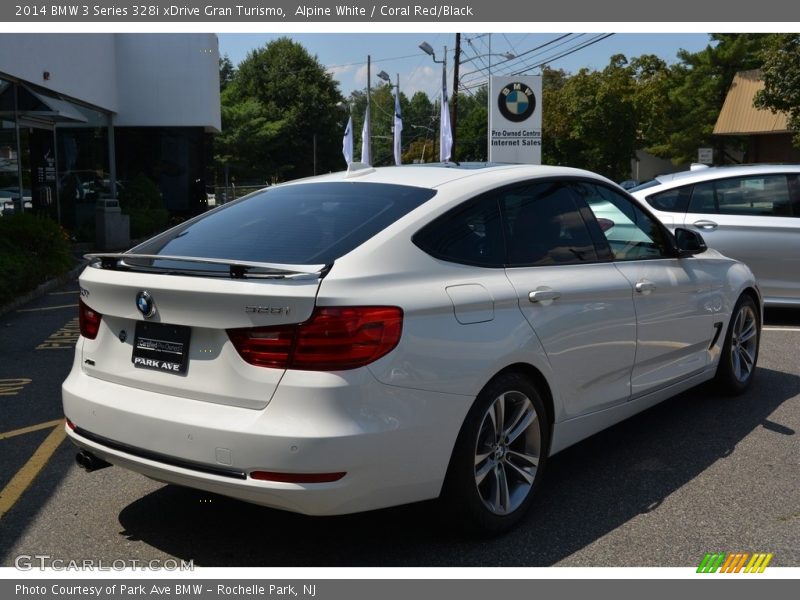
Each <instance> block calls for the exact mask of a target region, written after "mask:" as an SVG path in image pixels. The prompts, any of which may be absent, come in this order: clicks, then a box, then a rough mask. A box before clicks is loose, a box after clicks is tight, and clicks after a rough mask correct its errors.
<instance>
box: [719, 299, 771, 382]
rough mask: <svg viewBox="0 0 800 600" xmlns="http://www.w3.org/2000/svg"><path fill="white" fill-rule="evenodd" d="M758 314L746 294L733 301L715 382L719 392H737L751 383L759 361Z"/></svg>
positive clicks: (751, 300)
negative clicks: (734, 303) (733, 304)
mask: <svg viewBox="0 0 800 600" xmlns="http://www.w3.org/2000/svg"><path fill="white" fill-rule="evenodd" d="M760 338H761V317H760V312H759V310H758V306H757V305H756V302H755V300H753V298H752V297H751V296H749V295H748V294H744V295H743V296H741V297H740V298H739V300H738V302H736V306H735V307H734V309H733V315H732V316H731V322H730V324H729V325H728V332H727V333H726V334H725V343H724V344H723V346H722V355H721V356H720V359H719V365H718V366H717V375H716V379H715V382H716V384H717V385H718V386H719V388H720V390H721V391H722V392H725V393H728V394H732V395H738V394H741V393H743V392H744V391H745V390H746V389H747V388H748V387H749V386H750V384H751V383H752V381H753V377H754V376H755V371H756V362H757V361H758V348H759V343H760Z"/></svg>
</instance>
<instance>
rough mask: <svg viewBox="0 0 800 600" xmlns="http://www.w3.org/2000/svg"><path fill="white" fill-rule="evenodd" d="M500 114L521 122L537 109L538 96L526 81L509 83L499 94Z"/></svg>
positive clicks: (498, 105)
mask: <svg viewBox="0 0 800 600" xmlns="http://www.w3.org/2000/svg"><path fill="white" fill-rule="evenodd" d="M497 108H499V109H500V114H501V115H503V116H504V117H505V118H506V119H508V120H509V121H512V122H513V123H521V122H522V121H525V120H526V119H527V118H528V117H530V116H531V115H532V114H533V111H534V110H536V96H535V95H534V93H533V90H532V89H531V88H530V87H529V86H528V85H526V84H524V83H519V82H516V81H515V82H514V83H509V84H508V85H507V86H505V87H504V88H503V89H502V90H500V94H499V95H498V96H497Z"/></svg>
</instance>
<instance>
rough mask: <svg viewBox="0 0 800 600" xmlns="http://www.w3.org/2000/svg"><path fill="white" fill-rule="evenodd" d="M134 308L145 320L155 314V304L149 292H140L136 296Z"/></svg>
mask: <svg viewBox="0 0 800 600" xmlns="http://www.w3.org/2000/svg"><path fill="white" fill-rule="evenodd" d="M136 308H138V309H139V312H140V313H142V315H143V316H144V318H145V319H149V318H150V317H152V316H153V315H154V314H155V312H156V303H155V302H153V297H152V296H151V295H150V293H149V292H145V291H141V292H139V293H138V294H136Z"/></svg>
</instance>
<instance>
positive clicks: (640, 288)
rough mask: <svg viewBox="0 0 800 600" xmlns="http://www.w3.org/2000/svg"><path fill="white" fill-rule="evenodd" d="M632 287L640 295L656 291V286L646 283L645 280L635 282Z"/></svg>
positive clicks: (650, 282)
mask: <svg viewBox="0 0 800 600" xmlns="http://www.w3.org/2000/svg"><path fill="white" fill-rule="evenodd" d="M633 287H634V289H635V290H636V291H637V292H639V293H640V294H645V295H646V294H649V293H650V292H652V291H653V290H655V289H656V284H655V283H653V282H652V281H648V280H647V279H642V280H641V281H637V282H636V285H635V286H633Z"/></svg>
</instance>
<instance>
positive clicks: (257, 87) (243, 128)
mask: <svg viewBox="0 0 800 600" xmlns="http://www.w3.org/2000/svg"><path fill="white" fill-rule="evenodd" d="M223 67H224V65H223ZM225 68H226V69H227V67H225ZM228 76H230V77H229V80H228V81H227V83H226V84H225V85H224V89H223V91H222V94H221V103H222V133H221V134H220V135H218V136H217V138H216V141H215V153H216V154H215V157H214V160H215V163H216V166H217V169H218V171H220V172H221V171H222V170H223V169H224V168H225V166H226V165H227V166H228V167H229V169H230V174H231V177H232V178H234V179H235V180H236V181H239V182H245V181H258V182H260V183H265V182H272V181H282V180H286V179H294V178H297V177H305V176H307V175H311V174H312V173H313V170H314V138H315V137H316V146H317V150H316V156H317V172H318V173H324V172H327V171H331V170H340V169H342V168H343V166H344V164H343V161H342V158H341V156H342V154H341V145H342V131H343V130H344V124H345V122H346V120H347V117H346V110H344V109H343V108H341V107H337V104H338V103H339V102H340V101H341V100H342V96H341V94H340V92H339V89H338V84H337V83H336V82H335V81H334V80H333V78H332V76H331V75H330V74H329V73H328V72H327V71H326V70H325V67H324V66H323V65H321V64H320V62H319V60H318V59H317V58H316V57H314V56H311V55H309V54H308V52H307V51H306V50H305V48H303V46H301V45H300V44H298V43H296V42H293V41H292V40H290V39H289V38H280V39H277V40H274V41H272V42H270V43H269V44H267V45H266V46H264V47H263V48H259V49H257V50H253V51H252V52H250V53H249V54H248V56H247V58H245V60H243V61H242V63H241V64H240V65H239V67H238V68H237V69H236V70H235V72H233V73H232V74H231V73H230V72H229V70H226V77H228Z"/></svg>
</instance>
